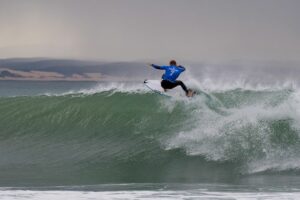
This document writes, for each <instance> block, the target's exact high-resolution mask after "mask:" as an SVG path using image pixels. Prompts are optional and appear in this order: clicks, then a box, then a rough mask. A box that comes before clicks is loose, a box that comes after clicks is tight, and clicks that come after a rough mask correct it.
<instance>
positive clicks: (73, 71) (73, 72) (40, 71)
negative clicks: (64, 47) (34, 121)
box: [0, 58, 153, 80]
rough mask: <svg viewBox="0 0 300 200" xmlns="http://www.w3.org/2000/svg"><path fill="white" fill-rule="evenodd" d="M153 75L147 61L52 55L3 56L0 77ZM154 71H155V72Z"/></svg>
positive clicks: (39, 78)
mask: <svg viewBox="0 0 300 200" xmlns="http://www.w3.org/2000/svg"><path fill="white" fill-rule="evenodd" d="M149 73H150V74H151V73H152V72H151V70H149V68H147V67H146V65H145V63H141V62H140V63H138V62H111V63H109V62H97V61H83V60H70V59H49V58H12V59H0V80H7V79H10V80H19V79H22V80H27V79H28V80H32V79H34V80H48V79H49V80H65V79H66V80H109V79H113V80H116V79H137V77H140V76H145V77H147V74H149ZM152 74H153V73H152Z"/></svg>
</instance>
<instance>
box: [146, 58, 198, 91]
mask: <svg viewBox="0 0 300 200" xmlns="http://www.w3.org/2000/svg"><path fill="white" fill-rule="evenodd" d="M150 66H152V67H154V68H155V69H159V70H165V73H164V74H163V75H162V81H161V87H162V88H163V89H164V90H165V91H167V89H173V88H174V87H177V86H178V85H180V86H181V87H182V89H183V90H184V92H185V94H186V96H187V97H192V96H193V95H194V94H195V92H194V91H193V90H191V89H187V87H186V86H185V84H184V83H183V82H182V81H180V80H176V79H177V78H178V77H179V75H180V74H181V73H182V72H184V71H185V68H184V67H183V66H181V65H178V66H177V63H176V61H175V60H171V61H170V66H159V65H155V64H150Z"/></svg>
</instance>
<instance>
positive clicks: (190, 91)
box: [186, 89, 195, 97]
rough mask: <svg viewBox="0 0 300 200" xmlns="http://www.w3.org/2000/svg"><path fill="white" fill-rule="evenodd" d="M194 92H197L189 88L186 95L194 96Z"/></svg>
mask: <svg viewBox="0 0 300 200" xmlns="http://www.w3.org/2000/svg"><path fill="white" fill-rule="evenodd" d="M194 94H195V92H194V91H193V90H191V89H189V90H188V91H187V93H186V96H187V97H192V96H194Z"/></svg>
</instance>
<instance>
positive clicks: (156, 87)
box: [144, 79, 194, 97]
mask: <svg viewBox="0 0 300 200" xmlns="http://www.w3.org/2000/svg"><path fill="white" fill-rule="evenodd" d="M160 83H161V80H147V79H146V80H145V81H144V85H145V86H146V87H147V88H148V89H150V90H151V91H153V92H155V93H157V94H160V95H164V96H168V97H175V96H185V94H184V93H183V90H182V89H181V87H180V86H178V87H175V88H173V89H170V90H167V91H165V90H164V89H163V88H162V87H161V85H160ZM193 94H194V93H193Z"/></svg>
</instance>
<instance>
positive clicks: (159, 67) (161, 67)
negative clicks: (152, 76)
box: [151, 64, 165, 69]
mask: <svg viewBox="0 0 300 200" xmlns="http://www.w3.org/2000/svg"><path fill="white" fill-rule="evenodd" d="M151 66H152V67H154V68H155V69H165V67H164V66H159V65H154V64H151Z"/></svg>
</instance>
